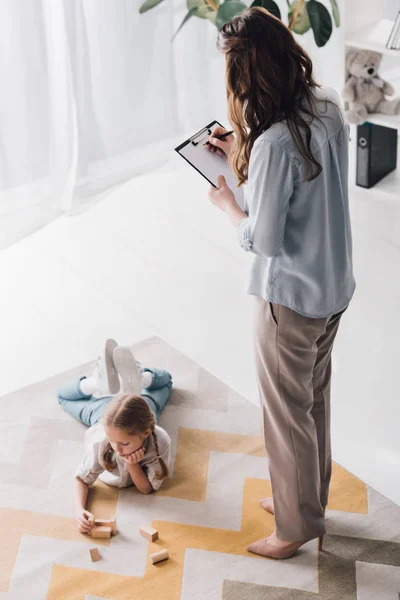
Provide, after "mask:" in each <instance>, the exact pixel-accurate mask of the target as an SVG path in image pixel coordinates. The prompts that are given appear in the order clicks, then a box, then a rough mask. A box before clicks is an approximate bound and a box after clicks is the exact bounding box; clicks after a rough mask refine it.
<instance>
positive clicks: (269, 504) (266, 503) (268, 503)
mask: <svg viewBox="0 0 400 600" xmlns="http://www.w3.org/2000/svg"><path fill="white" fill-rule="evenodd" d="M260 504H261V506H262V507H263V508H264V509H265V510H266V511H268V512H269V513H271V515H274V514H275V510H274V500H273V498H261V500H260Z"/></svg>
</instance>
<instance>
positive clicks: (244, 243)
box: [236, 217, 253, 252]
mask: <svg viewBox="0 0 400 600" xmlns="http://www.w3.org/2000/svg"><path fill="white" fill-rule="evenodd" d="M236 231H237V237H238V240H239V244H240V246H241V247H242V248H243V250H244V251H245V252H250V250H251V249H252V247H253V243H252V241H251V240H250V238H249V217H245V218H244V219H242V220H241V221H239V223H238V226H237V230H236Z"/></svg>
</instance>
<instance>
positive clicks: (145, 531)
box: [140, 525, 158, 542]
mask: <svg viewBox="0 0 400 600" xmlns="http://www.w3.org/2000/svg"><path fill="white" fill-rule="evenodd" d="M140 535H141V536H143V537H144V538H146V540H149V542H155V541H156V540H158V531H157V529H153V527H148V526H147V525H143V527H141V528H140Z"/></svg>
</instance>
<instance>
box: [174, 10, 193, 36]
mask: <svg viewBox="0 0 400 600" xmlns="http://www.w3.org/2000/svg"><path fill="white" fill-rule="evenodd" d="M194 13H195V9H192V10H189V12H188V13H186V15H185V18H184V19H183V21H182V23H181V24H180V25H179V27H178V29H177V30H176V31H175V33H174V35H173V36H172V38H171V43H172V42H173V41H174V39H175V37H176V36H177V35H178V33H179V32H180V30H181V29H182V27H183V26H184V24H185V23H187V22H188V21H189V19H190V17H193V15H194Z"/></svg>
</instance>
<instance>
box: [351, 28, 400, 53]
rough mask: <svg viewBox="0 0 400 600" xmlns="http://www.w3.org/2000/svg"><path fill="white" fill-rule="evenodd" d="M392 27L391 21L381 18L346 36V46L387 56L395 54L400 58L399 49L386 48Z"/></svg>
mask: <svg viewBox="0 0 400 600" xmlns="http://www.w3.org/2000/svg"><path fill="white" fill-rule="evenodd" d="M392 27H393V21H389V20H388V19H381V21H378V23H376V24H375V25H374V26H373V27H369V28H368V29H365V30H363V31H361V32H357V33H353V34H350V35H349V36H348V37H346V46H352V47H354V48H361V49H363V50H373V51H374V52H380V53H381V54H385V55H387V56H397V57H398V58H399V60H400V50H391V49H389V48H386V42H387V40H388V39H389V35H390V32H391V30H392Z"/></svg>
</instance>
